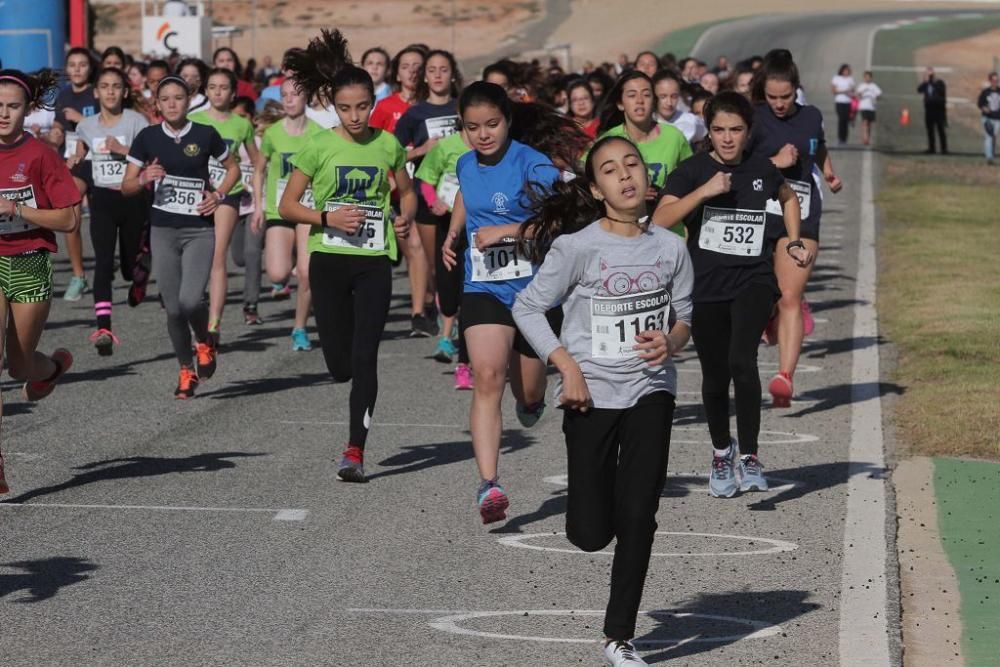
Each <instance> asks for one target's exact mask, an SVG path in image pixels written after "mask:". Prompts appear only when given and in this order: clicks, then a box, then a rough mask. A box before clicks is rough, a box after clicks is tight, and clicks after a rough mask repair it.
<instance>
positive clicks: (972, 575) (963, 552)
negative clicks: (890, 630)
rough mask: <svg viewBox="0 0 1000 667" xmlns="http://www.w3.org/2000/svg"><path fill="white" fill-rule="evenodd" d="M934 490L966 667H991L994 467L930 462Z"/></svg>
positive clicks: (996, 643) (995, 626)
mask: <svg viewBox="0 0 1000 667" xmlns="http://www.w3.org/2000/svg"><path fill="white" fill-rule="evenodd" d="M970 418H971V416H970ZM934 490H935V493H936V495H937V505H938V514H939V517H938V527H939V532H940V534H941V542H942V544H943V546H944V550H945V553H947V554H948V559H949V560H950V561H951V564H952V567H953V568H954V569H955V574H956V575H957V576H958V588H959V592H960V593H961V596H962V600H961V613H962V651H963V653H964V654H965V660H966V665H969V667H995V666H996V665H998V664H1000V463H991V462H988V461H964V460H959V459H940V458H939V459H934ZM929 631H930V632H933V629H930V630H929Z"/></svg>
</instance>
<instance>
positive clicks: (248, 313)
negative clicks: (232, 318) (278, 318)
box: [243, 303, 264, 325]
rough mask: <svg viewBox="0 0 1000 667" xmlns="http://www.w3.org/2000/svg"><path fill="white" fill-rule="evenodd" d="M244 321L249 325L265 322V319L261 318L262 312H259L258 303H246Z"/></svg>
mask: <svg viewBox="0 0 1000 667" xmlns="http://www.w3.org/2000/svg"><path fill="white" fill-rule="evenodd" d="M243 323H244V324H247V325H255V324H263V323H264V320H262V319H260V314H258V313H257V305H256V304H250V303H248V304H246V305H245V306H243Z"/></svg>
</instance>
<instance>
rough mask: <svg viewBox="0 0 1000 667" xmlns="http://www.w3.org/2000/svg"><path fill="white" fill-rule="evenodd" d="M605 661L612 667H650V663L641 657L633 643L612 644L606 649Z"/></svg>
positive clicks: (619, 642)
mask: <svg viewBox="0 0 1000 667" xmlns="http://www.w3.org/2000/svg"><path fill="white" fill-rule="evenodd" d="M604 659H605V660H606V661H607V663H608V664H609V665H611V666H612V667H642V666H643V665H645V666H646V667H649V663H647V662H646V661H645V660H643V659H642V658H640V657H639V654H638V653H637V652H636V650H635V646H633V645H632V642H627V641H617V642H611V643H610V644H608V645H607V646H605V647H604Z"/></svg>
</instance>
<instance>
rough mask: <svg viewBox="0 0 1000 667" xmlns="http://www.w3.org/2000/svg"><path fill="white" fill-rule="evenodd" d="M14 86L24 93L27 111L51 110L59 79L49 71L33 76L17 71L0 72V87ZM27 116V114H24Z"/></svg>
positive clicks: (45, 70)
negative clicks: (3, 85)
mask: <svg viewBox="0 0 1000 667" xmlns="http://www.w3.org/2000/svg"><path fill="white" fill-rule="evenodd" d="M2 84H14V85H16V86H18V87H19V88H20V89H21V90H22V91H23V92H24V98H25V101H26V102H27V106H28V110H29V111H33V110H36V109H52V108H53V101H54V100H53V93H54V92H55V91H56V89H57V88H58V87H59V78H58V76H56V73H55V72H54V71H53V70H51V69H48V68H46V69H43V70H39V71H38V72H36V73H35V74H34V75H29V74H25V73H24V72H22V71H21V70H19V69H4V70H0V85H2ZM25 115H27V114H25Z"/></svg>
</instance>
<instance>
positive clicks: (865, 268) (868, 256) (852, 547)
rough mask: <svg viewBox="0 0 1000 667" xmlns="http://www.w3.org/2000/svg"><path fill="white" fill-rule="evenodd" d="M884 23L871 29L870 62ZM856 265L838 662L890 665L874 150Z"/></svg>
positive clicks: (865, 172) (867, 165)
mask: <svg viewBox="0 0 1000 667" xmlns="http://www.w3.org/2000/svg"><path fill="white" fill-rule="evenodd" d="M877 32H878V28H875V29H874V30H872V31H871V33H870V34H869V38H868V42H869V50H868V63H869V64H870V63H871V58H872V49H871V46H872V45H873V44H874V42H875V35H876V33H877ZM859 232H860V236H859V239H858V271H857V277H856V280H857V283H856V286H855V301H856V303H855V305H854V332H853V337H854V341H855V348H854V350H853V352H852V363H851V386H852V389H851V446H850V449H849V454H848V456H849V464H848V478H847V517H846V519H845V521H844V558H843V561H842V562H843V573H842V578H841V584H840V664H841V665H846V666H848V667H853V666H855V665H858V666H860V665H888V664H890V660H889V629H888V627H889V626H888V619H887V618H886V616H887V606H888V597H889V596H888V588H887V581H886V579H887V577H886V557H887V554H886V551H887V548H888V546H887V541H886V535H885V531H886V502H885V494H886V485H885V479H884V477H885V476H884V475H880V474H872V470H873V469H874V470H875V471H879V470H883V469H884V468H885V452H884V444H883V436H882V401H881V398H880V397H879V395H878V393H877V392H876V393H869V392H868V391H867V390H862V389H860V388H861V387H878V383H879V379H880V378H879V354H878V346H877V345H873V346H868V347H862V346H860V345H858V341H863V340H876V339H877V338H878V314H877V311H876V301H875V298H876V284H877V283H876V281H877V274H876V268H875V267H876V253H875V204H874V201H873V196H872V157H871V153H865V154H864V155H863V156H862V162H861V212H860V224H859Z"/></svg>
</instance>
